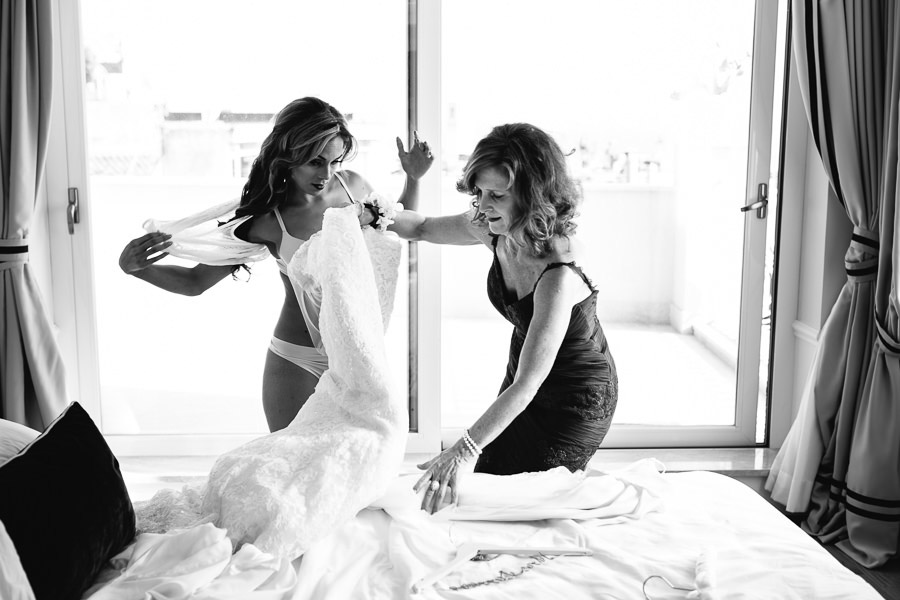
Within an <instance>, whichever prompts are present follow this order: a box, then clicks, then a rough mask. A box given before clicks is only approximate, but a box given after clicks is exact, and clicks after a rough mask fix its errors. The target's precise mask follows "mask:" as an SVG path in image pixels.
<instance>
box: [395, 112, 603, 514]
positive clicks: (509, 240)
mask: <svg viewBox="0 0 900 600" xmlns="http://www.w3.org/2000/svg"><path fill="white" fill-rule="evenodd" d="M457 187H458V189H459V190H460V191H461V192H463V193H467V194H471V195H472V196H474V201H473V208H472V209H471V210H469V211H468V212H466V213H462V214H459V215H455V216H444V217H425V216H423V215H420V214H417V213H415V212H412V211H404V212H402V213H400V214H398V215H397V216H396V217H395V223H394V225H393V226H392V227H391V230H393V231H395V232H397V233H398V234H399V235H401V236H402V237H405V238H407V239H412V240H423V241H428V242H433V243H438V244H458V245H468V244H478V243H481V244H483V245H484V246H485V247H486V248H487V249H488V250H490V251H491V252H492V253H493V255H494V261H493V264H492V265H491V268H490V271H489V272H488V286H487V287H488V297H489V299H490V301H491V303H492V304H493V305H494V307H495V308H496V309H497V310H498V311H499V312H500V314H501V315H503V316H504V317H505V318H506V319H507V320H508V321H509V322H510V323H512V325H513V336H512V341H511V342H510V349H509V363H508V366H507V369H506V378H505V379H504V381H503V384H502V386H501V388H500V394H499V395H498V396H497V398H496V399H495V400H494V401H493V402H492V403H491V404H490V405H489V406H488V407H487V409H486V410H485V411H484V413H483V414H482V415H481V416H480V417H479V418H478V419H477V420H476V421H475V422H474V423H473V424H472V425H471V427H470V428H469V429H468V430H467V431H466V432H465V435H464V436H463V437H462V438H461V439H460V440H459V441H457V442H456V443H455V444H453V445H452V446H451V447H449V448H447V449H446V450H444V451H443V452H441V453H440V454H439V455H438V456H436V457H434V458H433V459H431V460H429V461H428V462H426V463H424V464H422V465H420V468H422V469H424V470H425V473H424V475H423V476H422V478H421V479H420V480H419V481H418V483H417V484H416V491H420V490H421V489H422V488H423V487H424V488H426V493H425V496H424V499H423V505H422V506H423V508H424V509H426V510H428V511H430V512H434V511H435V510H437V509H438V508H440V506H441V505H442V502H443V501H444V499H445V497H446V495H447V493H448V491H449V492H450V494H451V498H452V501H454V502H455V501H456V500H457V490H456V483H457V479H458V474H459V472H460V469H461V466H462V465H463V464H464V463H469V462H472V461H476V460H477V462H476V463H475V465H474V468H475V470H476V471H479V472H485V473H493V474H500V475H508V474H514V473H521V472H528V471H543V470H547V469H551V468H554V467H557V466H560V465H562V466H565V467H567V468H568V469H569V470H572V471H575V470H578V469H583V468H585V466H586V465H587V463H588V461H589V460H590V458H591V457H592V456H593V455H594V453H595V451H596V450H597V448H598V446H599V445H600V443H601V442H602V441H603V438H604V437H605V435H606V432H607V430H608V429H609V425H610V422H611V420H612V417H613V413H614V411H615V408H616V400H617V396H618V378H617V376H616V367H615V363H614V361H613V358H612V355H611V353H610V350H609V345H608V344H607V341H606V337H605V336H604V334H603V329H602V327H601V326H600V323H599V321H598V319H597V314H596V302H597V290H596V288H595V287H594V285H593V284H592V283H591V281H590V279H588V277H587V276H586V275H585V274H584V272H583V271H582V270H581V267H579V266H578V265H579V261H580V259H581V257H582V254H581V250H580V248H579V245H578V243H577V240H576V238H575V223H574V222H573V218H574V217H575V216H576V205H577V202H578V200H579V190H578V186H577V184H576V182H575V181H574V180H573V179H572V177H571V176H570V174H569V172H568V170H567V168H566V163H565V156H564V155H563V153H562V151H561V150H560V148H559V146H558V144H557V143H556V142H555V141H554V140H553V139H552V138H551V137H550V136H549V135H547V134H546V133H545V132H543V131H542V130H540V129H538V128H537V127H534V126H532V125H528V124H523V123H517V124H510V125H501V126H498V127H495V128H494V129H493V130H492V131H491V133H490V134H489V135H488V136H487V137H485V138H484V139H482V140H481V141H480V142H478V144H477V146H476V147H475V151H474V152H473V154H472V156H471V157H470V158H469V161H468V163H467V164H466V167H465V169H464V171H463V175H462V178H461V179H460V180H459V183H458V185H457ZM426 486H427V487H426Z"/></svg>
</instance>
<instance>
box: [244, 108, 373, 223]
mask: <svg viewBox="0 0 900 600" xmlns="http://www.w3.org/2000/svg"><path fill="white" fill-rule="evenodd" d="M335 136H338V137H340V138H341V139H342V140H343V141H344V152H343V154H342V155H341V160H344V159H345V158H348V157H349V156H350V155H352V153H353V152H355V150H356V139H355V138H354V137H353V136H352V135H351V134H350V130H349V129H348V128H347V120H346V119H345V118H344V115H342V114H341V113H340V112H338V110H337V109H336V108H334V107H333V106H331V105H330V104H328V103H327V102H325V101H323V100H319V99H318V98H313V97H311V96H309V97H306V98H300V99H298V100H294V101H293V102H291V103H290V104H288V105H287V106H285V107H284V108H283V109H281V111H280V112H279V113H278V114H277V115H276V116H275V123H274V125H273V127H272V132H271V133H269V135H268V136H267V137H266V139H265V140H263V143H262V147H261V148H260V151H259V155H258V156H257V157H256V158H255V159H254V160H253V165H252V166H251V167H250V176H249V177H248V178H247V183H245V184H244V189H243V191H242V193H241V204H240V206H239V207H238V209H237V210H236V211H235V217H243V216H246V215H259V214H265V213H267V212H269V211H271V210H273V209H275V208H277V207H279V206H281V204H282V203H283V202H284V200H285V197H286V195H287V190H288V180H289V179H290V177H291V174H290V170H291V168H292V167H296V166H298V165H302V164H305V163H307V162H309V161H310V160H312V159H313V158H315V157H316V156H318V155H319V153H320V152H322V149H323V148H325V146H326V145H327V144H328V142H330V141H331V140H332V139H333V138H334V137H335Z"/></svg>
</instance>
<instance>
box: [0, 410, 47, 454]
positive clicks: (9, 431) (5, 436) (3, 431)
mask: <svg viewBox="0 0 900 600" xmlns="http://www.w3.org/2000/svg"><path fill="white" fill-rule="evenodd" d="M40 434H41V432H40V431H35V430H34V429H32V428H31V427H26V426H25V425H20V424H19V423H16V422H15V421H7V420H6V419H0V465H2V464H3V463H5V462H6V461H8V460H9V459H10V458H12V457H13V456H15V455H16V454H18V453H19V450H21V449H22V448H24V447H25V446H27V445H28V444H30V443H31V441H32V440H33V439H34V438H36V437H37V436H39V435H40Z"/></svg>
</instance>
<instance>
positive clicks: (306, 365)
mask: <svg viewBox="0 0 900 600" xmlns="http://www.w3.org/2000/svg"><path fill="white" fill-rule="evenodd" d="M269 350H271V351H272V353H273V354H275V355H276V356H280V357H281V358H283V359H284V360H286V361H289V362H292V363H294V364H295V365H297V366H298V367H300V368H301V369H303V370H304V371H309V372H310V373H312V374H313V375H315V376H316V377H321V376H322V373H324V372H325V369H327V368H328V357H327V356H325V355H324V354H322V353H320V352H319V351H318V350H316V349H315V348H312V347H310V346H300V345H297V344H292V343H290V342H286V341H284V340H279V339H278V338H277V337H273V338H272V340H271V341H270V342H269Z"/></svg>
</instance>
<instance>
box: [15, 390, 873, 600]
mask: <svg viewBox="0 0 900 600" xmlns="http://www.w3.org/2000/svg"><path fill="white" fill-rule="evenodd" d="M3 425H4V423H2V422H0V430H2V431H0V442H2V443H0V463H2V464H0V598H4V600H6V599H8V600H27V599H29V598H35V597H36V598H37V599H38V600H41V599H42V598H53V599H56V598H60V599H63V600H65V599H66V598H74V599H76V600H77V599H78V598H83V599H90V600H106V599H116V600H126V599H128V598H166V599H176V598H185V599H187V598H191V599H194V600H200V599H210V600H211V599H217V600H224V599H231V598H235V599H236V598H244V599H254V598H258V599H260V600H339V599H340V600H344V599H348V598H361V599H383V598H390V599H394V598H411V599H419V598H421V599H423V600H433V599H459V598H499V599H504V598H509V599H516V600H521V599H529V598H534V599H541V600H543V599H553V598H559V599H565V600H576V599H579V598H591V599H622V600H630V599H637V600H640V599H641V598H651V599H654V600H655V599H674V598H699V599H706V600H711V599H713V598H766V599H773V598H797V599H804V600H808V599H826V600H827V599H832V598H833V599H847V598H853V599H855V600H866V599H873V600H879V599H880V598H881V596H880V595H879V594H878V593H877V592H876V591H875V590H874V589H873V588H872V587H871V586H869V585H868V584H867V583H865V582H864V581H863V580H862V579H861V578H860V577H858V576H857V575H855V574H853V573H852V572H850V571H849V570H848V569H846V568H845V567H844V566H842V565H841V564H840V563H839V562H838V561H837V560H836V559H835V558H834V557H833V556H832V555H831V554H829V553H828V552H827V551H826V550H825V549H824V548H822V547H821V546H820V545H819V544H818V543H816V542H815V541H814V540H813V539H811V538H810V537H809V536H807V535H806V534H805V533H803V532H802V531H801V530H800V529H799V528H798V527H797V526H795V525H794V524H793V523H792V522H791V521H789V520H788V519H787V518H786V517H785V516H783V515H782V514H781V513H780V512H779V511H778V510H777V509H776V508H775V507H773V506H772V505H770V504H769V503H768V502H767V501H766V500H765V499H764V498H762V497H761V496H759V495H758V494H757V493H756V492H755V491H753V490H752V489H750V488H749V487H748V486H746V485H745V484H743V483H741V482H739V481H736V480H734V479H731V478H729V477H727V476H724V475H720V474H716V473H712V472H705V471H694V472H683V473H666V472H665V468H664V465H663V464H662V463H660V462H659V461H657V460H655V459H643V460H640V461H637V462H635V463H633V464H631V465H629V466H627V467H624V468H619V469H616V470H610V471H604V470H602V469H597V468H591V469H589V470H588V471H586V472H583V473H581V472H580V473H576V474H572V473H569V472H568V471H566V470H565V469H562V468H560V469H556V470H554V471H550V472H547V473H527V474H522V475H515V476H509V477H500V476H492V475H483V474H470V475H469V476H468V477H466V478H465V480H464V481H465V487H463V488H461V490H460V494H461V496H460V503H459V506H456V507H447V508H445V509H443V510H441V511H439V512H438V513H436V514H435V515H428V514H426V513H424V512H423V511H421V510H419V509H418V506H419V502H420V499H419V498H418V497H417V496H416V495H415V493H414V492H413V491H412V486H413V483H414V482H415V481H416V479H418V477H419V472H418V470H417V469H416V468H415V466H414V464H412V463H404V465H403V467H402V468H401V470H400V472H399V473H398V474H397V475H396V477H395V478H394V479H393V481H392V482H391V484H390V486H389V488H388V492H387V493H386V494H385V495H384V496H383V497H381V498H380V499H379V500H377V501H376V502H374V503H373V504H372V505H371V506H369V507H368V508H367V509H365V510H362V511H360V512H359V513H358V514H357V515H356V516H355V517H354V518H351V519H349V520H347V521H346V522H344V523H343V524H341V525H340V526H339V527H337V528H335V529H334V530H333V531H332V532H331V533H330V534H329V535H328V536H326V537H325V538H323V539H321V540H320V541H318V542H317V543H315V544H314V545H313V546H312V548H311V549H310V550H309V551H307V552H306V553H305V554H304V555H303V556H302V557H300V558H298V559H296V560H294V561H290V560H288V559H286V558H278V557H275V556H271V555H268V554H265V553H263V552H260V551H258V550H256V549H255V548H254V547H253V546H252V544H246V545H244V546H242V547H241V548H240V549H239V550H238V551H237V552H233V548H232V543H231V541H230V539H229V538H228V537H227V532H226V531H224V530H222V529H220V528H217V527H216V526H215V525H214V524H212V523H204V524H199V525H193V526H191V527H186V528H181V529H175V530H170V531H166V532H162V533H140V534H139V535H138V536H137V537H134V531H135V526H138V527H139V526H140V525H141V523H140V519H139V518H137V517H136V513H135V511H134V510H133V508H134V506H135V505H137V506H138V508H140V507H141V505H142V503H143V502H144V501H139V502H135V503H132V502H131V500H130V498H129V494H128V489H127V486H126V484H125V482H124V479H123V477H122V474H121V471H120V470H119V467H118V462H117V460H116V458H115V457H114V456H113V455H112V453H111V452H110V451H109V448H108V446H107V445H106V444H105V442H104V441H103V438H102V435H100V433H99V431H98V430H97V429H96V427H95V426H94V424H93V422H92V421H91V419H90V417H89V416H88V415H87V413H86V412H84V411H83V409H81V408H80V407H79V406H78V405H77V403H73V404H72V405H71V406H70V407H69V408H68V409H67V410H66V411H65V412H64V413H63V415H61V416H60V418H59V419H57V420H56V421H54V423H53V424H52V425H51V426H50V427H48V429H47V430H46V431H44V432H43V433H42V434H40V435H38V433H37V432H34V431H31V432H28V431H26V430H24V429H22V428H21V426H17V427H18V429H15V428H14V427H13V426H12V425H8V422H7V423H6V425H7V428H6V429H5V430H4V429H3V427H2V426H3ZM10 428H12V429H10ZM3 454H6V455H7V458H8V457H9V456H12V458H9V459H8V460H5V457H4V456H3ZM4 460H5V462H4ZM201 486H202V481H193V482H191V484H190V485H185V486H182V487H181V489H180V490H178V489H172V490H168V491H164V492H163V494H165V493H172V494H176V493H177V494H180V495H181V496H182V497H184V498H190V497H191V496H190V495H191V494H195V495H196V494H197V493H199V490H200V489H201ZM140 514H141V511H140V510H138V513H137V515H138V516H140ZM123 548H124V549H123ZM460 554H461V556H459V560H458V561H456V563H455V564H454V559H456V558H457V556H458V555H460ZM470 558H474V559H475V560H470ZM26 573H27V575H26Z"/></svg>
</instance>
